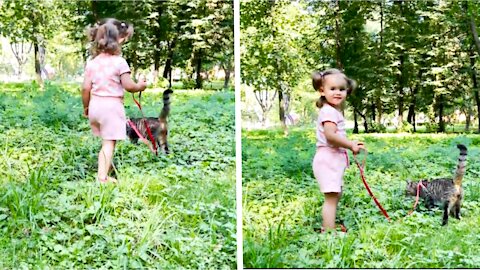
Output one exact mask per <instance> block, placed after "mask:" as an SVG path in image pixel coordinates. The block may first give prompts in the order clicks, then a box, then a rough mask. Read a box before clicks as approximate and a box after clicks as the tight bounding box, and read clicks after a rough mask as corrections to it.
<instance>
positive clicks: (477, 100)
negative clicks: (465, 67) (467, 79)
mask: <svg viewBox="0 0 480 270" xmlns="http://www.w3.org/2000/svg"><path fill="white" fill-rule="evenodd" d="M474 57H475V52H474V51H473V50H470V68H471V74H472V82H473V96H474V97H475V103H476V104H477V119H478V128H477V132H479V133H480V95H479V93H478V91H479V89H478V81H477V71H476V69H475V58H474Z"/></svg>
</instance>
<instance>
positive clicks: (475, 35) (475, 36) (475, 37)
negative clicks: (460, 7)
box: [465, 2, 480, 54]
mask: <svg viewBox="0 0 480 270" xmlns="http://www.w3.org/2000/svg"><path fill="white" fill-rule="evenodd" d="M465 4H467V3H466V2H465ZM470 30H471V31H472V36H473V41H474V42H475V46H476V47H477V51H478V53H479V54H480V40H479V38H478V32H477V27H476V25H475V20H474V19H473V15H470Z"/></svg>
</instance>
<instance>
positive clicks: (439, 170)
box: [242, 127, 480, 268]
mask: <svg viewBox="0 0 480 270" xmlns="http://www.w3.org/2000/svg"><path fill="white" fill-rule="evenodd" d="M349 138H350V139H356V140H361V141H365V142H366V144H367V147H368V150H369V154H368V158H367V167H366V178H367V182H368V183H369V185H370V187H371V189H372V191H373V193H374V194H375V196H376V197H377V198H378V200H379V201H380V202H381V203H382V205H383V206H384V208H385V209H386V210H387V211H388V213H389V215H390V217H391V218H392V220H393V222H391V223H389V222H388V221H387V220H386V219H385V217H384V216H383V215H382V214H381V212H380V211H379V209H378V208H377V206H376V205H375V204H374V202H373V200H372V198H371V197H370V196H369V195H368V193H367V191H366V189H365V187H364V186H363V183H362V181H361V178H360V175H359V172H358V168H357V167H356V165H355V164H354V163H352V164H351V165H350V167H349V168H348V169H347V171H346V174H345V178H344V180H345V181H344V182H345V187H344V192H343V196H342V199H341V201H340V204H339V208H338V212H337V218H338V219H339V220H342V221H343V222H344V224H345V225H346V227H347V228H348V229H349V232H348V233H347V234H346V235H341V234H337V235H335V234H333V233H327V234H319V233H318V232H316V229H318V228H320V227H321V222H322V220H321V207H322V204H323V194H321V193H320V191H319V188H318V185H317V183H316V181H315V179H314V177H313V173H312V169H311V162H312V159H313V155H314V153H315V146H314V145H315V132H314V128H313V127H310V128H297V129H294V130H293V131H292V132H291V133H290V135H289V136H288V137H284V136H283V132H282V131H280V130H260V131H243V141H242V147H243V152H242V159H243V165H242V166H243V167H242V174H243V224H244V225H243V236H244V239H243V241H244V242H243V243H244V247H243V251H244V255H243V259H244V266H245V267H251V268H271V267H273V268H473V267H478V265H480V259H479V258H478V256H477V251H478V250H480V228H479V227H478V224H479V223H480V200H479V199H480V185H479V182H478V177H479V175H480V150H479V149H480V148H479V145H480V136H478V135H461V134H457V135H455V134H448V135H446V134H416V135H409V134H361V135H352V134H349ZM457 143H464V144H465V145H466V146H467V147H468V151H469V154H468V157H467V160H468V163H467V172H466V176H465V179H464V182H463V187H464V190H465V200H464V204H463V208H462V215H463V219H462V220H460V221H459V220H456V219H454V218H451V219H450V220H449V224H448V225H447V226H445V227H442V226H441V219H442V212H441V211H440V210H435V211H431V212H429V211H427V210H426V209H425V207H424V205H423V203H421V204H420V206H419V207H417V211H416V212H414V213H413V214H412V215H411V216H409V217H406V218H404V219H403V220H402V218H403V217H405V216H406V215H407V213H408V212H409V211H410V209H411V208H412V206H413V202H414V198H413V197H405V184H406V181H407V180H408V179H412V180H418V179H422V178H435V177H448V176H452V175H453V172H454V170H455V165H456V162H457V158H458V150H457V148H456V144H457ZM350 157H352V156H351V153H350Z"/></svg>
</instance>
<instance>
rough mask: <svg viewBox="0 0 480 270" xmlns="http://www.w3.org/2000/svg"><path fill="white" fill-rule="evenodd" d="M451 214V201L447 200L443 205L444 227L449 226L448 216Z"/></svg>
mask: <svg viewBox="0 0 480 270" xmlns="http://www.w3.org/2000/svg"><path fill="white" fill-rule="evenodd" d="M449 212H450V201H449V200H447V201H445V202H444V203H443V220H442V226H445V225H447V223H448V216H449V214H450V213H449Z"/></svg>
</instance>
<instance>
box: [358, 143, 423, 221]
mask: <svg viewBox="0 0 480 270" xmlns="http://www.w3.org/2000/svg"><path fill="white" fill-rule="evenodd" d="M353 159H354V160H355V163H356V164H357V167H358V169H359V170H360V175H361V176H362V181H363V184H364V185H365V188H366V189H367V191H368V193H369V194H370V196H371V197H372V198H373V200H374V201H375V204H376V205H377V206H378V208H379V209H380V211H382V214H383V215H384V216H385V217H386V218H387V220H388V221H391V220H390V217H389V216H388V213H387V211H385V209H383V207H382V205H381V204H380V202H379V201H378V200H377V198H375V196H374V195H373V193H372V190H370V187H369V186H368V183H367V181H366V180H365V174H364V168H365V162H366V160H367V150H365V158H364V159H363V162H362V165H360V162H358V160H357V158H356V155H353ZM420 188H426V187H425V186H424V185H423V184H422V181H419V182H418V185H417V196H416V198H415V204H414V205H413V208H412V210H410V212H409V213H408V214H407V215H406V216H405V217H408V216H409V215H411V214H412V213H413V212H414V211H415V209H416V208H417V204H418V199H419V198H420ZM405 217H404V218H405ZM402 219H403V218H402Z"/></svg>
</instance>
